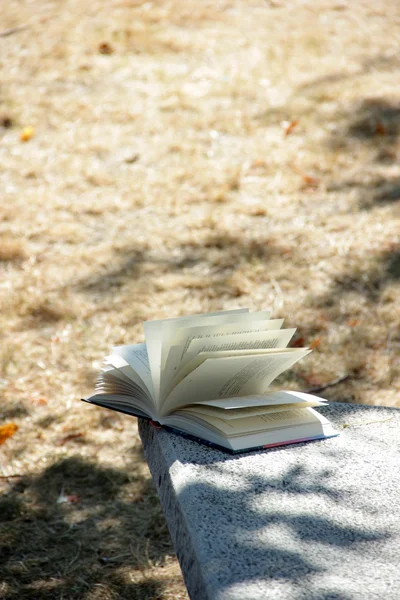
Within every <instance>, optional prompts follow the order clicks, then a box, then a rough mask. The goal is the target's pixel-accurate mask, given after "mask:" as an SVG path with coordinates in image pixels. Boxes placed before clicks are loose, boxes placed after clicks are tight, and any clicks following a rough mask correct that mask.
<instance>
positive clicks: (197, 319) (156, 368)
mask: <svg viewBox="0 0 400 600" xmlns="http://www.w3.org/2000/svg"><path fill="white" fill-rule="evenodd" d="M248 312H249V309H248V308H238V309H235V310H230V311H221V312H216V313H205V314H202V315H191V316H185V317H176V318H172V319H160V320H157V321H145V322H144V323H143V327H144V333H145V337H146V346H147V352H148V356H149V364H150V371H151V377H152V382H153V390H154V400H155V402H156V403H157V405H158V404H159V397H160V382H161V361H162V348H163V345H164V344H169V340H170V338H171V335H172V332H173V331H175V329H177V328H179V327H195V326H196V325H200V324H202V323H203V324H210V325H212V324H217V323H219V322H220V319H222V320H223V319H224V318H225V316H226V318H227V321H229V318H230V317H232V320H234V318H235V316H234V315H237V314H239V315H240V314H242V313H248ZM222 322H225V321H222Z"/></svg>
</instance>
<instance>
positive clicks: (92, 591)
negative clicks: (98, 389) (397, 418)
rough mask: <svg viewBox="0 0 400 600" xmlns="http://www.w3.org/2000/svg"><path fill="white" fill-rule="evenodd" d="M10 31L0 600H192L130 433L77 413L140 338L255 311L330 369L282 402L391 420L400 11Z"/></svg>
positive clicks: (396, 385) (0, 181)
mask: <svg viewBox="0 0 400 600" xmlns="http://www.w3.org/2000/svg"><path fill="white" fill-rule="evenodd" d="M0 24H1V29H2V30H3V31H4V30H7V29H9V28H12V27H17V26H19V25H27V27H26V29H24V30H20V31H17V32H15V33H14V34H12V35H8V36H6V37H0V49H1V54H0V56H1V58H0V68H1V69H2V84H1V87H0V163H1V167H2V168H1V172H0V187H1V190H2V203H1V206H0V217H1V222H0V270H1V278H0V324H1V331H2V333H1V341H2V344H1V350H0V370H1V371H0V386H1V391H2V396H3V400H2V407H1V421H2V422H4V423H7V422H10V421H13V422H15V423H17V425H18V426H19V429H18V431H17V433H16V434H15V435H14V436H13V437H12V438H11V439H9V440H8V441H7V442H6V443H5V444H4V445H3V446H2V447H1V469H2V479H1V480H0V482H1V485H2V491H3V496H2V499H1V500H0V502H1V506H0V518H1V519H2V523H1V527H0V529H1V535H0V537H1V546H0V565H1V567H0V568H1V569H2V573H1V577H0V580H1V581H3V583H1V584H0V598H4V599H7V600H11V599H14V598H15V599H16V598H18V599H23V598H35V600H36V599H38V600H44V599H46V598H52V599H54V598H60V599H61V598H65V599H66V598H71V599H72V598H84V599H85V600H94V599H97V598H101V599H102V600H103V599H105V600H107V599H110V600H111V599H112V600H114V599H116V598H121V599H122V598H137V599H140V600H144V599H145V598H149V599H150V598H151V599H153V598H160V599H164V600H169V599H172V598H174V599H177V598H185V597H186V592H185V590H184V587H183V584H182V581H181V579H180V575H179V567H178V566H177V562H176V560H175V559H174V558H173V551H172V548H171V544H170V541H169V537H168V533H167V530H166V527H165V524H164V522H163V519H162V517H161V513H160V508H159V505H158V503H157V499H156V497H155V494H154V491H153V488H152V487H151V483H150V477H149V473H148V471H147V468H146V466H145V463H144V460H143V457H142V455H141V453H140V443H139V440H138V435H137V431H136V425H135V422H134V420H133V419H129V418H124V417H121V416H119V415H114V414H105V412H104V411H101V410H99V409H95V408H93V407H89V406H86V405H82V404H81V403H80V402H79V401H78V399H79V397H81V396H83V395H85V394H86V393H89V392H90V391H91V390H92V386H93V381H94V376H95V373H96V371H97V369H98V368H99V365H100V363H101V359H102V357H103V355H104V353H105V352H106V351H107V350H108V349H109V348H110V347H111V346H112V345H115V344H120V343H129V342H138V341H141V340H142V339H143V338H142V329H141V322H142V320H143V319H152V318H160V317H163V316H172V315H179V314H185V313H191V312H201V311H208V310H215V309H221V308H232V307H235V306H238V305H248V306H250V307H251V308H252V309H259V308H265V307H268V306H269V307H271V308H272V310H273V314H274V316H276V317H277V316H280V315H281V316H287V325H294V326H297V327H298V328H299V332H298V341H299V343H301V342H302V340H301V339H300V338H303V339H304V341H305V343H307V344H311V345H312V346H313V347H314V349H315V351H314V353H313V354H312V355H311V357H309V358H308V359H307V360H306V361H304V364H301V365H300V366H299V367H298V368H297V369H295V370H293V372H291V373H290V374H289V375H287V376H286V378H285V383H288V384H289V383H290V385H291V386H293V387H295V388H298V389H310V388H312V387H316V386H319V385H323V384H325V383H328V382H330V381H332V380H335V379H336V378H338V377H341V376H348V377H347V378H346V379H345V380H344V381H343V382H342V383H341V384H340V385H337V386H335V387H332V388H328V389H327V390H326V394H325V395H326V397H328V398H330V399H333V400H339V401H353V402H361V403H369V404H383V405H399V404H400V400H399V390H400V364H399V345H400V331H399V322H400V305H399V277H400V246H399V237H400V236H399V233H400V223H399V221H400V219H399V198H400V167H399V132H400V104H399V101H400V100H399V99H400V84H399V80H398V77H397V72H398V67H399V59H398V50H399V48H398V28H399V24H400V10H399V6H398V2H397V1H395V0H391V1H390V0H384V1H383V2H381V3H380V4H379V7H376V5H375V3H373V2H369V1H366V0H365V1H364V2H362V1H360V2H357V3H352V4H351V5H349V6H348V7H347V5H345V4H343V3H337V4H334V3H332V2H328V1H327V0H326V1H325V0H318V2H311V1H310V2H297V1H295V2H290V3H283V2H282V3H280V2H271V3H268V2H264V1H261V0H254V1H252V2H239V1H238V0H220V1H213V2H211V1H208V0H204V1H203V2H201V3H199V2H195V1H194V0H185V2H183V1H180V0H157V1H153V2H142V1H141V0H115V1H113V2H108V3H101V2H100V1H98V0H93V1H91V2H89V1H85V0H79V1H78V0H64V1H63V2H61V3H60V2H53V1H49V2H46V3H43V2H39V1H34V2H31V1H28V0H25V1H22V0H21V1H20V2H18V9H17V7H16V4H15V3H14V2H3V3H2V4H1V6H0ZM296 121H297V123H296ZM25 127H32V128H33V129H34V134H33V136H32V137H31V139H29V140H28V141H26V142H22V141H21V139H20V135H21V131H22V130H23V128H25Z"/></svg>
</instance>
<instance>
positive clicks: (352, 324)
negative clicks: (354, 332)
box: [346, 319, 360, 327]
mask: <svg viewBox="0 0 400 600" xmlns="http://www.w3.org/2000/svg"><path fill="white" fill-rule="evenodd" d="M359 322H360V321H359V320H358V319H348V320H347V321H346V323H347V325H348V326H349V327H356V326H357V325H358V324H359Z"/></svg>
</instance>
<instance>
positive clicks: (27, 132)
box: [19, 127, 35, 142]
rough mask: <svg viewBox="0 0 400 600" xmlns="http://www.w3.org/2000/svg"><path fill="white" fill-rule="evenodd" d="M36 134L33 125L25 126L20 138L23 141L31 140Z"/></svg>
mask: <svg viewBox="0 0 400 600" xmlns="http://www.w3.org/2000/svg"><path fill="white" fill-rule="evenodd" d="M34 135H35V130H34V129H33V127H24V128H23V130H22V131H21V135H20V136H19V139H20V140H21V142H29V140H30V139H31V138H32V137H33V136H34Z"/></svg>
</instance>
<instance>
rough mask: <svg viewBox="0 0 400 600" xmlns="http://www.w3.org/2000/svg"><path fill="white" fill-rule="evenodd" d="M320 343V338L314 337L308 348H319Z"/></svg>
mask: <svg viewBox="0 0 400 600" xmlns="http://www.w3.org/2000/svg"><path fill="white" fill-rule="evenodd" d="M320 345H321V338H320V337H317V338H315V340H313V341H312V342H311V344H310V345H309V346H308V347H309V348H310V350H314V349H315V348H319V347H320Z"/></svg>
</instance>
